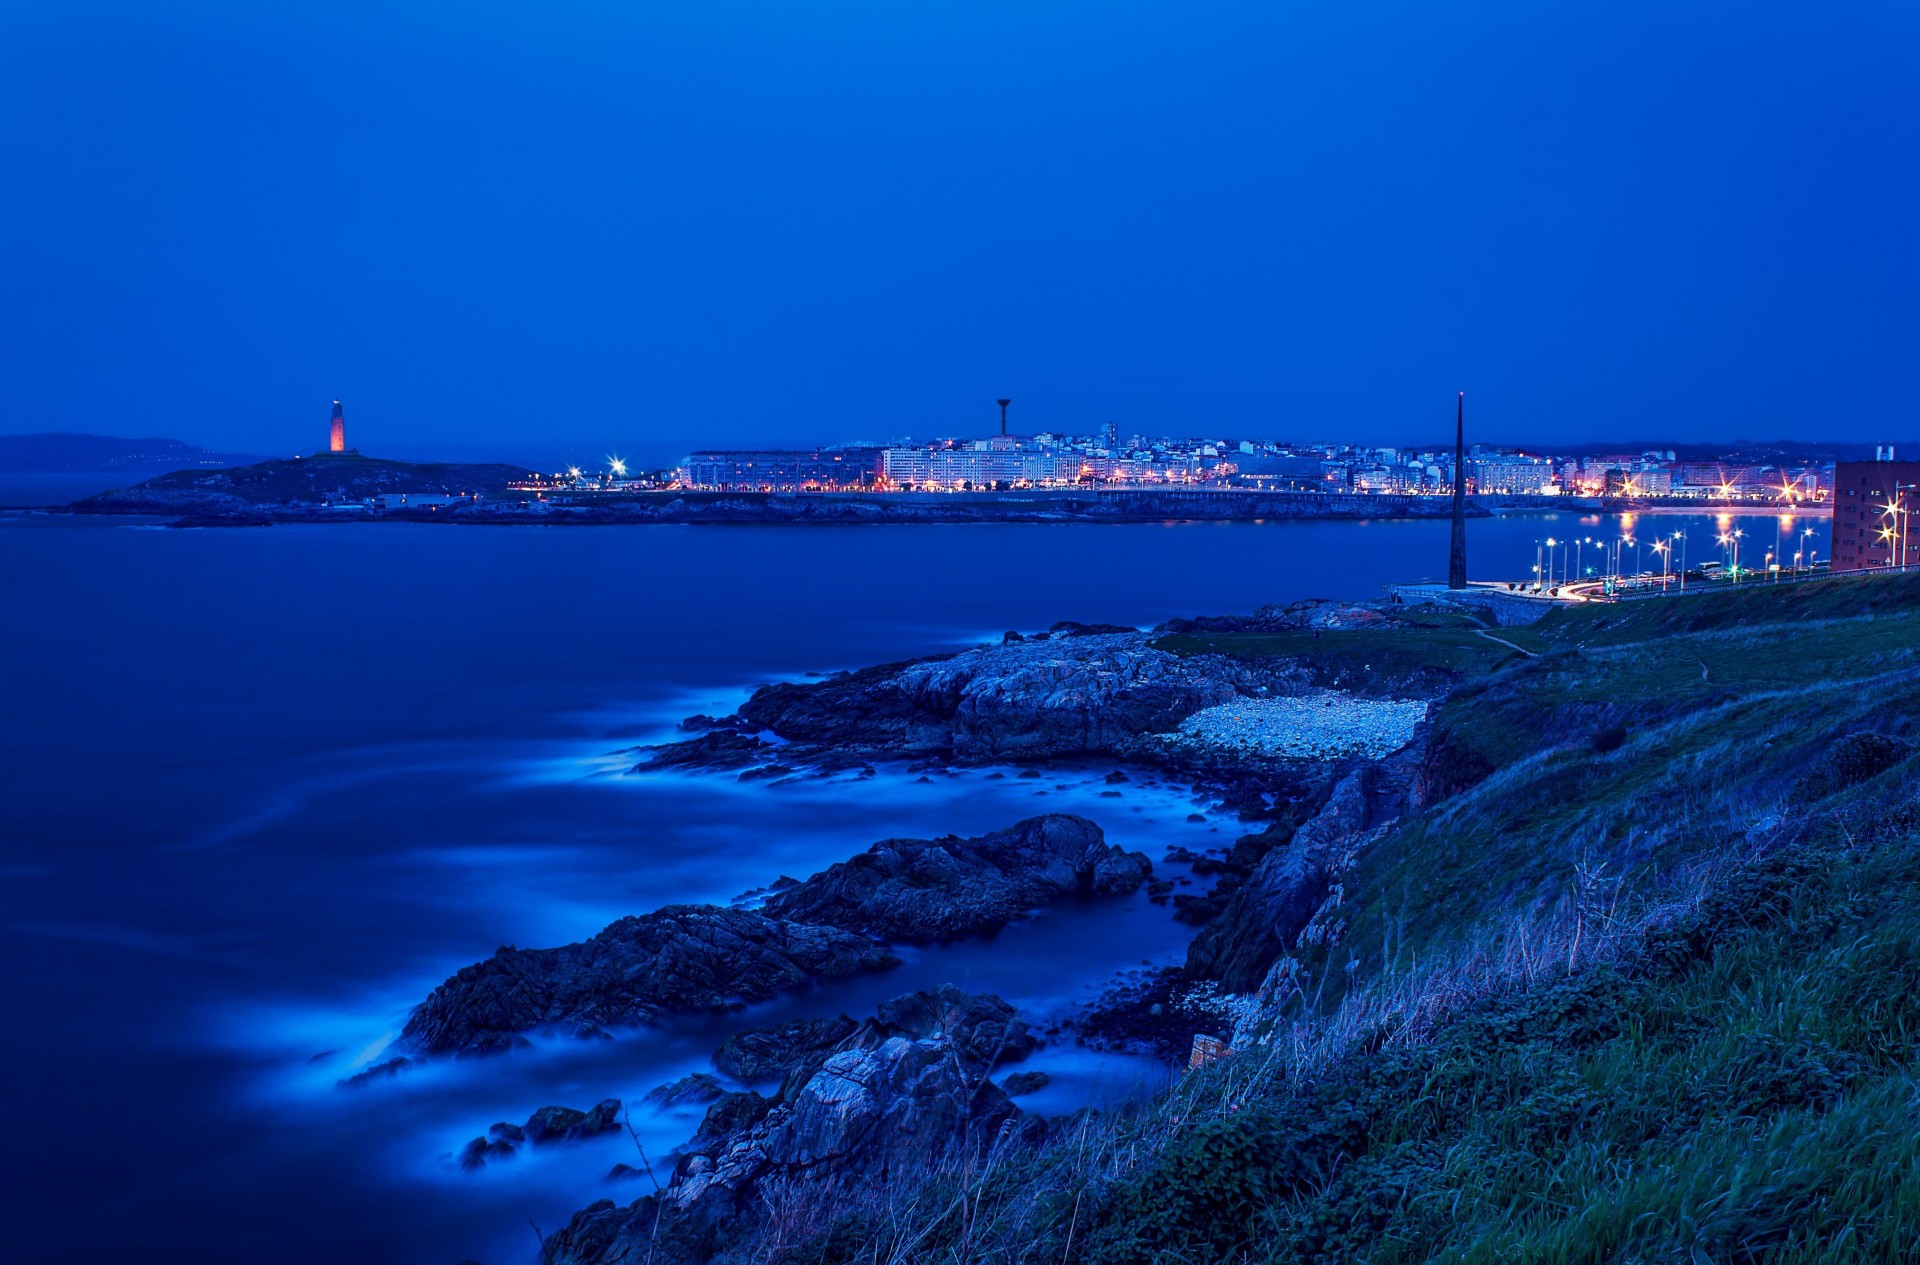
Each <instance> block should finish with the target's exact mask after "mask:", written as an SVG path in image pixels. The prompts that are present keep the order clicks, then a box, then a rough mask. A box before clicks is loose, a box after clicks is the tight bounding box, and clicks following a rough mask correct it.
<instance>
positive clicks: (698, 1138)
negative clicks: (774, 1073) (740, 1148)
mask: <svg viewBox="0 0 1920 1265" xmlns="http://www.w3.org/2000/svg"><path fill="white" fill-rule="evenodd" d="M821 1058H822V1059H824V1058H825V1052H824V1051H823V1052H822V1053H821ZM772 1106H773V1099H771V1098H765V1097H762V1096H761V1095H759V1094H756V1093H754V1092H753V1091H752V1090H742V1091H735V1092H733V1093H728V1094H722V1095H721V1096H720V1100H719V1101H718V1102H716V1103H714V1104H713V1106H711V1107H709V1108H707V1114H706V1115H705V1116H704V1117H702V1118H701V1120H700V1128H699V1129H698V1130H697V1131H696V1132H695V1133H694V1135H693V1145H692V1147H691V1148H689V1149H693V1150H698V1149H700V1147H701V1146H702V1145H703V1144H706V1143H710V1142H712V1141H713V1140H715V1139H722V1140H724V1139H726V1138H729V1137H731V1136H732V1135H733V1134H735V1133H738V1132H740V1131H741V1130H742V1129H746V1128H750V1127H751V1126H752V1125H753V1124H754V1123H755V1122H757V1121H758V1120H759V1119H760V1118H761V1117H762V1116H764V1115H766V1114H767V1110H768V1108H770V1107H772Z"/></svg>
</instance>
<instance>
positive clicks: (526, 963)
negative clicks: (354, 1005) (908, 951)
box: [402, 905, 899, 1054]
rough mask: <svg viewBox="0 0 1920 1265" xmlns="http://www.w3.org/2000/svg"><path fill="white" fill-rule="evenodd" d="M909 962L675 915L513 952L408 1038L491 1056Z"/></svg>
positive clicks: (702, 915) (876, 951)
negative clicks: (552, 1034) (548, 1034)
mask: <svg viewBox="0 0 1920 1265" xmlns="http://www.w3.org/2000/svg"><path fill="white" fill-rule="evenodd" d="M898 960H899V959H897V958H896V957H894V955H893V954H892V953H890V952H888V951H887V950H886V949H885V948H883V947H881V946H879V945H876V944H874V943H873V942H872V941H871V940H869V939H868V938H866V937H865V936H861V935H857V934H854V933H852V932H849V931H845V930H841V929H840V928H837V927H831V926H818V925H812V924H806V923H799V922H789V921H783V920H781V919H778V918H772V917H768V916H767V914H766V913H765V912H764V911H756V910H744V909H722V908H716V907H712V906H704V905H670V906H668V907H666V908H665V909H661V910H659V911H657V912H655V913H651V914H645V915H641V916H639V917H634V918H622V919H621V920H620V921H618V922H616V923H614V924H613V925H612V926H610V927H608V928H607V929H606V930H605V931H602V932H601V933H600V934H599V935H597V936H594V937H593V938H592V939H591V940H585V941H582V942H580V943H578V944H569V945H564V946H562V947H560V948H556V949H515V948H503V949H501V950H500V951H499V952H497V953H495V954H494V955H493V956H492V957H491V958H488V959H487V960H486V961H484V962H478V963H475V964H474V965H472V966H469V967H466V968H465V969H463V970H461V971H460V972H459V973H458V974H456V975H454V977H453V978H452V979H450V980H448V981H447V982H446V983H445V984H442V985H441V986H440V987H439V988H437V989H435V990H434V991H433V993H432V994H431V995H430V996H428V998H427V999H426V1000H425V1001H424V1002H422V1003H421V1004H420V1005H419V1007H417V1008H416V1009H415V1010H414V1012H413V1014H412V1016H411V1017H410V1018H409V1019H408V1020H407V1025H406V1028H405V1030H404V1031H403V1033H402V1039H403V1040H404V1041H406V1042H408V1043H409V1044H410V1045H411V1046H412V1047H413V1048H414V1049H417V1050H420V1051H423V1052H425V1053H429V1054H451V1053H462V1054H465V1053H490V1052H493V1051H497V1050H502V1049H506V1048H509V1047H510V1046H512V1045H513V1044H514V1043H515V1042H516V1041H517V1040H519V1039H520V1038H519V1037H518V1034H519V1033H521V1032H525V1031H528V1030H530V1029H533V1028H538V1027H542V1026H544V1025H549V1024H563V1023H564V1024H572V1025H574V1026H576V1027H579V1026H582V1025H587V1024H592V1025H596V1026H598V1025H613V1026H619V1025H624V1024H634V1023H646V1022H651V1021H654V1020H657V1019H659V1018H660V1017H662V1016H664V1015H668V1014H674V1013H685V1012H697V1011H714V1010H723V1009H726V1008H728V1007H730V1006H734V1005H738V1004H739V1003H741V1002H753V1001H767V1000H771V999H772V998H773V997H776V996H778V995H779V994H780V993H782V992H785V991H788V990H790V989H796V988H802V987H805V986H807V985H808V984H811V983H813V982H815V981H817V980H820V979H838V978H845V977H847V976H851V975H858V974H861V973H864V972H867V971H878V970H885V969H887V968H889V967H892V966H894V965H896V964H897V963H898Z"/></svg>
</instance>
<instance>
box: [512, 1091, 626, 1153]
mask: <svg viewBox="0 0 1920 1265" xmlns="http://www.w3.org/2000/svg"><path fill="white" fill-rule="evenodd" d="M619 1127H620V1100H619V1099H618V1098H605V1099H602V1100H601V1101H599V1102H597V1103H595V1104H594V1106H593V1109H592V1110H591V1111H576V1110H574V1109H573V1108H572V1107H542V1108H540V1110H538V1111H536V1112H534V1113H533V1114H532V1115H531V1116H528V1117H527V1123H526V1125H525V1126H524V1128H525V1131H526V1138H527V1141H529V1142H531V1143H534V1144H535V1145H536V1146H537V1145H542V1144H545V1143H548V1142H575V1141H578V1140H580V1139H581V1138H591V1137H596V1136H598V1135H599V1134H602V1133H607V1132H610V1131H612V1130H614V1129H617V1128H619Z"/></svg>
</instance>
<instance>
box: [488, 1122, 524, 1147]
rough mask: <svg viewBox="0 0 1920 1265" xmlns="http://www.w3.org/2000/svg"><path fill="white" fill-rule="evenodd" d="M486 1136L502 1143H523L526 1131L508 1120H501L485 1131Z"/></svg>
mask: <svg viewBox="0 0 1920 1265" xmlns="http://www.w3.org/2000/svg"><path fill="white" fill-rule="evenodd" d="M487 1136H488V1137H490V1138H497V1139H499V1140H500V1141H502V1142H525V1141H526V1140H527V1131H526V1130H525V1129H522V1128H521V1127H520V1126H519V1125H517V1124H514V1123H512V1122H511V1121H508V1120H502V1121H499V1122H498V1123H496V1124H494V1125H493V1126H492V1127H491V1128H489V1129H488V1130H487Z"/></svg>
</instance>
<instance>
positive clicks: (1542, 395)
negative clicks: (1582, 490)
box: [0, 0, 1920, 457]
mask: <svg viewBox="0 0 1920 1265" xmlns="http://www.w3.org/2000/svg"><path fill="white" fill-rule="evenodd" d="M1917 154H1920V6H1915V5H1914V4H1913V3H1911V0H1889V2H1887V3H1845V2H1840V3H1834V2H1828V3H1822V4H1818V5H1815V4H1800V5H1779V4H1769V3H1764V2H1762V3H1756V2H1755V0H1740V2H1739V3H1725V4H1719V3H1686V4H1673V3H1670V2H1662V3H1631V2H1626V0H1607V2H1606V3H1593V4H1584V3H1582V4H1521V3H1510V4H1448V5H1431V4H1385V3H1368V2H1364V0H1362V2H1356V0H1340V2H1339V3H1281V2H1267V3H1256V2H1250V0H1241V2H1238V3H1211V2H1201V3H1183V4H1158V5H1152V4H1142V3H1127V2H1116V0H1106V2H1104V3H1100V4H1091V3H1073V4H1068V3H1055V4H1047V3H1035V2H1034V0H1023V2H1020V3H1000V2H997V0H969V2H968V3H964V4H956V3H945V2H934V3H921V4H902V3H898V2H897V0H894V2H889V3H824V4H813V5H804V4H770V3H749V2H744V0H702V2H701V3H681V4H658V3H655V4H647V3H635V2H631V0H627V2H619V3H614V2H609V3H603V4H589V3H571V2H565V0H563V2H559V3H549V4H541V5H531V4H529V5H514V6H509V5H499V4H461V5H454V4H434V5H426V4H412V5H385V4H381V5H374V4H364V3H327V4H307V5H286V4H261V3H246V4H239V3H234V4H212V3H194V2H191V0H189V2H186V3H178V4H169V5H152V4H115V3H94V2H90V0H10V3H8V4H6V5H5V6H4V8H3V9H0V162H4V166H5V170H6V172H7V180H6V184H7V190H8V191H7V195H6V196H5V197H4V198H3V199H0V237H3V239H4V241H5V242H6V248H5V251H4V254H3V256H0V278H3V279H4V280H3V281H0V286H4V291H3V293H4V297H5V302H4V308H0V313H3V314H0V320H3V321H4V327H3V328H0V390H4V392H5V396H6V400H7V408H6V413H5V416H4V420H0V429H4V430H5V431H8V432H24V431H39V430H76V431H93V432H98V433H106V434H122V435H166V436H172V437H176V438H180V439H185V440H189V441H191V442H196V443H203V444H208V445H212V446H218V447H228V448H236V449H241V450H246V451H255V452H270V453H280V452H286V451H292V450H302V449H304V450H311V449H313V448H316V447H318V446H320V444H321V443H322V441H323V440H324V435H325V425H326V418H327V412H328V405H329V402H330V401H331V400H332V399H333V398H334V397H336V396H338V397H341V398H342V399H344V400H345V401H346V404H347V410H348V417H349V424H350V426H351V427H352V431H351V436H352V438H353V439H354V441H355V442H357V444H358V445H359V446H360V447H361V448H362V449H363V450H364V451H368V452H371V453H376V454H377V453H380V452H381V451H383V450H392V449H400V448H407V449H414V450H417V449H418V448H420V447H421V446H433V445H448V446H451V445H461V446H462V449H461V455H466V452H467V450H468V449H470V448H474V447H478V448H485V447H488V446H491V445H500V446H502V447H511V449H512V450H514V451H516V452H522V451H526V450H528V449H529V448H531V449H533V450H535V451H538V450H539V449H540V448H541V447H542V446H543V445H553V446H554V447H556V448H558V447H560V446H562V445H563V444H571V443H586V444H592V445H601V444H604V445H606V446H608V447H609V448H613V447H622V448H626V449H629V450H636V451H643V452H648V453H651V452H652V451H654V450H656V449H659V450H666V449H671V448H672V447H673V446H675V445H683V444H685V445H691V444H696V443H699V444H715V445H720V444H727V443H734V442H746V441H769V440H772V441H784V442H812V441H838V440H852V439H860V438H885V437H890V436H900V435H914V436H918V437H922V438H926V437H931V436H933V435H936V434H953V433H966V432H981V431H984V430H986V429H987V428H989V427H993V426H996V425H997V413H996V411H995V409H994V407H993V399H994V397H996V396H999V395H1009V396H1011V397H1013V399H1014V401H1015V403H1014V406H1013V417H1014V419H1015V423H1016V425H1015V429H1016V430H1024V431H1032V430H1039V429H1054V430H1062V429H1064V430H1070V431H1088V430H1091V429H1093V428H1096V427H1098V426H1099V425H1100V424H1102V423H1103V422H1105V421H1107V420H1109V419H1111V420H1113V421H1115V422H1116V423H1117V424H1118V425H1119V426H1120V427H1121V429H1122V431H1123V433H1125V432H1129V431H1143V432H1148V433H1154V432H1170V433H1175V434H1208V433H1220V434H1235V435H1239V434H1246V435H1266V436H1285V437H1293V438H1300V439H1305V438H1310V437H1327V438H1333V439H1357V440H1368V441H1381V442H1392V441H1396V440H1419V439H1434V438H1438V437H1440V436H1442V435H1444V434H1445V433H1446V432H1447V431H1448V430H1449V429H1450V423H1451V414H1452V402H1453V393H1454V392H1455V391H1456V390H1458V389H1463V388H1464V389H1465V390H1466V391H1467V392H1468V399H1469V419H1470V421H1471V422H1472V424H1473V425H1474V427H1475V430H1476V431H1477V433H1478V436H1479V437H1480V438H1486V439H1500V440H1509V441H1522V440H1532V441H1538V442H1552V441H1565V440H1578V439H1598V438H1607V437H1619V438H1635V439H1638V438H1653V437H1668V438H1672V439H1676V440H1688V439H1709V438H1733V437H1753V438H1775V437H1798V438H1808V439H1827V438H1844V439H1849V440H1871V439H1874V438H1877V437H1880V436H1883V435H1894V436H1898V437H1900V438H1907V437H1909V436H1912V435H1915V434H1916V433H1920V418H1917V417H1916V404H1915V401H1916V400H1917V399H1920V232H1916V224H1917V223H1920V161H1916V155H1917ZM662 455H663V457H664V456H668V455H671V453H670V452H665V451H663V452H662Z"/></svg>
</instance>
